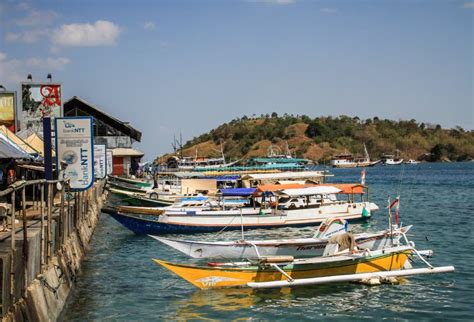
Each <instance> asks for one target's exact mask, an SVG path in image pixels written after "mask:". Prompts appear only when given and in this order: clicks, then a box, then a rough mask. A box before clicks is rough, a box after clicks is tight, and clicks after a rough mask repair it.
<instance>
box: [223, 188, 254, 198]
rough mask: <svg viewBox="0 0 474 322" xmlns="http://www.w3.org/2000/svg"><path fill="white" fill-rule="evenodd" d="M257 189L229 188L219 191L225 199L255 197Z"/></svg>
mask: <svg viewBox="0 0 474 322" xmlns="http://www.w3.org/2000/svg"><path fill="white" fill-rule="evenodd" d="M255 190H256V189H255V188H229V189H221V190H219V191H220V192H221V193H222V196H224V197H248V196H251V195H253V193H254V192H255Z"/></svg>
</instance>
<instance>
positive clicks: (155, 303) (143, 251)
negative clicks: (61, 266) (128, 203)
mask: <svg viewBox="0 0 474 322" xmlns="http://www.w3.org/2000/svg"><path fill="white" fill-rule="evenodd" d="M329 170H330V171H331V172H332V173H333V174H334V175H335V176H334V177H332V178H329V180H328V181H329V182H359V181H360V171H361V169H329ZM366 173H367V174H366V177H367V178H366V183H367V184H368V185H369V186H370V190H369V193H370V200H371V201H373V202H375V203H376V204H377V205H378V206H379V207H380V210H379V211H378V212H376V213H375V215H374V216H373V218H372V219H370V220H369V221H368V222H366V223H362V224H354V225H352V229H353V230H354V231H357V232H360V231H367V232H370V231H376V230H380V229H385V228H387V226H388V219H387V211H386V209H385V207H386V205H387V200H388V198H389V197H390V198H392V199H393V198H395V197H396V196H397V195H400V198H401V205H400V220H401V221H402V222H403V224H406V225H409V224H410V225H414V226H413V228H412V230H411V231H410V232H409V238H410V239H411V240H413V241H414V242H415V243H416V246H417V248H418V249H432V250H433V251H434V257H433V258H432V259H431V260H430V261H431V262H432V263H433V264H434V265H437V266H444V265H454V266H455V268H456V271H455V272H454V273H447V274H438V275H421V276H417V277H410V278H408V279H406V280H404V281H403V282H402V283H401V284H399V285H381V286H366V285H361V284H350V283H339V284H328V285H320V286H302V287H297V288H293V289H291V288H284V289H271V290H251V289H224V290H207V291H201V290H198V289H196V288H195V287H194V286H192V285H191V284H189V283H187V282H185V281H184V280H182V279H180V278H179V277H177V276H176V275H174V274H172V273H171V272H169V271H167V270H165V269H164V268H162V267H159V266H157V265H156V264H154V263H153V262H152V260H151V259H152V258H160V259H165V260H171V261H176V262H182V263H189V262H192V260H190V259H188V258H187V257H186V256H184V255H182V254H181V253H177V252H176V251H174V250H173V249H171V248H169V247H167V246H165V245H162V244H161V243H159V242H158V241H156V240H154V239H152V238H150V237H147V236H137V235H135V234H133V233H132V232H130V231H128V230H127V229H125V228H124V227H122V226H121V225H120V224H118V223H117V222H116V221H115V220H114V219H112V218H111V217H109V216H108V215H106V214H102V216H101V219H100V223H99V225H98V227H97V229H96V231H95V233H94V236H93V238H92V241H91V244H90V249H89V251H88V253H87V256H86V258H85V261H84V262H83V266H82V271H81V273H80V275H79V276H78V283H77V286H76V287H75V289H74V291H73V292H72V294H71V297H70V299H69V302H68V305H67V308H66V310H65V313H64V314H63V316H62V319H63V320H75V321H83V320H106V321H107V320H109V321H153V320H240V321H242V320H258V321H260V320H262V321H263V320H274V321H275V320H279V321H283V320H292V321H300V320H315V319H324V320H329V319H331V320H347V319H349V318H355V319H368V320H380V319H394V320H414V319H419V320H452V319H464V320H473V319H474V238H473V237H474V234H473V220H472V216H473V215H474V162H465V163H424V164H418V165H402V166H381V165H380V166H375V167H373V168H367V172H366ZM314 229H315V228H314V227H307V228H281V229H272V230H253V231H248V232H245V235H246V237H247V238H255V239H256V238H261V239H264V238H288V237H307V236H311V235H312V234H313V231H314ZM240 234H241V233H240V231H233V232H226V231H224V232H222V233H221V234H215V233H214V234H199V235H186V236H184V235H169V236H170V237H178V238H187V239H196V240H219V239H222V240H237V239H240V237H241V236H240Z"/></svg>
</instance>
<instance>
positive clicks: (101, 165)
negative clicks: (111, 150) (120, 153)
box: [94, 145, 107, 179]
mask: <svg viewBox="0 0 474 322" xmlns="http://www.w3.org/2000/svg"><path fill="white" fill-rule="evenodd" d="M105 150H106V149H105V145H94V177H95V178H96V179H104V178H105V176H106V175H107V161H106V157H107V156H106V152H105Z"/></svg>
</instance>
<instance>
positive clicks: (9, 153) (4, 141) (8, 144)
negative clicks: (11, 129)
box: [0, 133, 32, 159]
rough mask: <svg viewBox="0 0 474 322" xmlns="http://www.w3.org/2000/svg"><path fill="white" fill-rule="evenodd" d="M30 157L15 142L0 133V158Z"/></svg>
mask: <svg viewBox="0 0 474 322" xmlns="http://www.w3.org/2000/svg"><path fill="white" fill-rule="evenodd" d="M7 158H11V159H32V157H31V155H29V154H28V152H26V151H25V150H23V149H22V148H21V147H20V146H19V145H17V144H16V143H15V142H13V141H12V140H10V139H9V138H7V137H6V136H5V135H4V134H3V133H0V159H7Z"/></svg>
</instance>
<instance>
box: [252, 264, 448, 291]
mask: <svg viewBox="0 0 474 322" xmlns="http://www.w3.org/2000/svg"><path fill="white" fill-rule="evenodd" d="M449 272H454V266H441V267H433V268H413V269H406V270H397V271H387V272H376V273H361V274H348V275H338V276H328V277H315V278H301V279H292V280H283V281H275V282H250V283H247V286H248V287H251V288H276V287H292V286H299V285H315V284H326V283H338V282H351V281H361V280H365V279H372V278H379V279H380V278H389V277H399V276H413V275H422V274H435V273H449Z"/></svg>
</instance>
